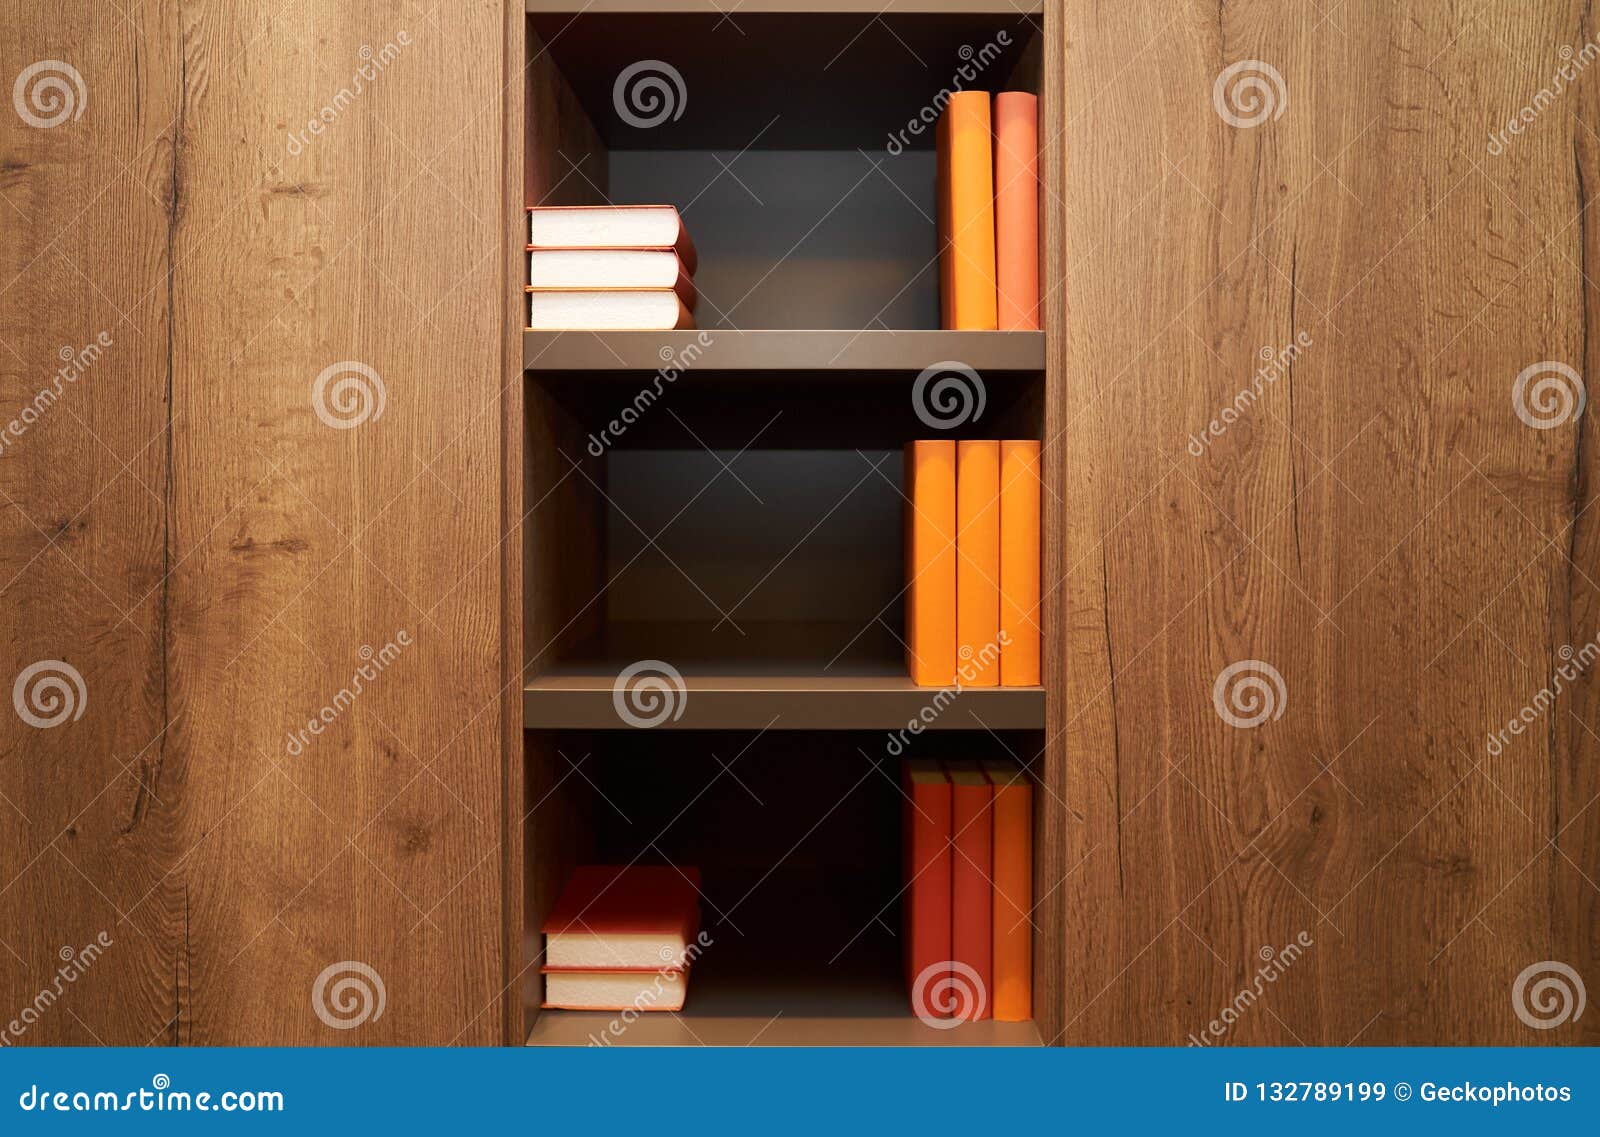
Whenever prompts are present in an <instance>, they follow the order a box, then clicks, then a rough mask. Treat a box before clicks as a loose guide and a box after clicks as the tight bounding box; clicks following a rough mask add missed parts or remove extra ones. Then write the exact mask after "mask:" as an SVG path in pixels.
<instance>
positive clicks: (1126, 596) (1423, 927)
mask: <svg viewBox="0 0 1600 1137" xmlns="http://www.w3.org/2000/svg"><path fill="white" fill-rule="evenodd" d="M1584 7H1585V6H1584V5H1583V4H1581V3H1549V4H1538V5H1523V4H1513V3H1509V2H1507V3H1491V4H1470V5H1469V4H1455V3H1420V2H1418V3H1395V4H1389V3H1382V4H1379V3H1365V2H1363V3H1347V4H1344V5H1340V6H1336V7H1335V6H1330V5H1326V4H1317V3H1312V2H1310V0H1305V2H1294V3H1277V2H1271V3H1269V2H1266V0H1224V2H1222V3H1220V4H1218V3H1203V4H1202V3H1178V4H1168V3H1156V2H1154V0H1149V2H1140V3H1131V4H1124V3H1115V4H1113V3H1109V2H1108V3H1091V2H1088V0H1084V2H1072V3H1068V4H1067V5H1066V20H1067V27H1066V29H1065V31H1064V38H1065V45H1066V55H1067V66H1066V70H1067V83H1066V89H1067V99H1066V103H1067V107H1068V110H1067V120H1066V123H1065V142H1066V149H1067V152H1068V153H1069V154H1070V156H1071V159H1070V162H1069V166H1068V170H1067V178H1066V184H1067V190H1066V202H1065V218H1066V227H1067V232H1068V238H1067V247H1068V248H1069V249H1070V250H1071V255H1070V258H1069V260H1070V269H1069V274H1068V277H1067V291H1068V296H1069V302H1068V306H1067V308H1068V312H1067V335H1066V344H1065V350H1066V359H1067V361H1066V373H1067V376H1068V384H1069V394H1068V399H1067V421H1066V424H1065V434H1064V443H1065V449H1066V455H1065V460H1066V463H1067V468H1068V470H1069V471H1070V482H1069V484H1070V486H1071V491H1070V495H1069V501H1068V504H1067V507H1066V512H1067V526H1068V539H1067V551H1066V561H1067V566H1066V580H1065V589H1066V597H1067V599H1066V613H1065V640H1066V651H1067V673H1068V676H1069V691H1068V695H1067V699H1066V706H1065V711H1066V717H1067V726H1066V729H1067V747H1068V754H1069V760H1068V799H1069V802H1070V804H1071V805H1072V806H1073V809H1074V810H1075V811H1076V812H1077V813H1078V814H1079V815H1080V816H1078V817H1076V818H1075V819H1074V821H1073V823H1072V824H1071V825H1070V826H1069V829H1068V834H1067V844H1068V848H1067V854H1066V862H1067V864H1068V865H1073V864H1077V863H1079V862H1081V867H1080V868H1078V869H1077V870H1076V872H1075V875H1073V876H1071V877H1070V878H1069V880H1068V883H1067V885H1066V886H1065V887H1066V892H1067V900H1066V905H1065V908H1066V913H1067V932H1066V955H1067V959H1066V964H1065V977H1064V979H1065V991H1064V1007H1063V1014H1064V1019H1065V1023H1064V1030H1063V1032H1062V1033H1061V1035H1060V1040H1061V1041H1066V1042H1069V1043H1100V1044H1105V1043H1141V1044H1182V1043H1184V1042H1185V1041H1186V1040H1188V1039H1190V1038H1191V1036H1193V1037H1195V1038H1197V1039H1199V1040H1200V1041H1202V1042H1206V1043H1208V1044H1224V1043H1226V1044H1257V1045H1261V1044H1294V1043H1296V1042H1304V1043H1307V1044H1325V1045H1327V1044H1331V1045H1344V1044H1348V1043H1352V1042H1356V1043H1360V1044H1384V1043H1388V1044H1420V1043H1430V1044H1461V1043H1477V1044H1490V1043H1493V1044H1545V1043H1572V1042H1578V1041H1587V1042H1590V1043H1593V1042H1594V1041H1595V1039H1596V1037H1597V1036H1596V1033H1595V1031H1596V1029H1597V1026H1596V1022H1595V1020H1594V1017H1593V1016H1592V1015H1590V1016H1586V1017H1585V1019H1583V1020H1582V1021H1580V1022H1579V1023H1576V1024H1573V1023H1567V1024H1565V1025H1563V1026H1560V1027H1558V1028H1555V1029H1551V1030H1547V1031H1541V1030H1535V1029H1533V1028H1531V1027H1529V1026H1527V1025H1525V1024H1524V1022H1523V1021H1522V1020H1521V1019H1520V1018H1519V1016H1518V1015H1517V1014H1516V1013H1515V1011H1514V1008H1513V1002H1512V988H1513V983H1514V981H1515V980H1516V978H1517V976H1518V974H1519V973H1520V972H1521V971H1522V970H1523V969H1524V968H1525V967H1528V966H1529V965H1531V964H1535V963H1538V962H1541V961H1548V960H1557V961H1560V962H1563V963H1565V964H1567V965H1568V966H1570V967H1572V968H1574V969H1575V970H1576V971H1577V972H1578V973H1579V974H1580V975H1583V976H1586V977H1587V980H1588V985H1589V987H1590V989H1591V991H1592V990H1593V989H1594V988H1595V986H1596V983H1597V982H1600V957H1597V953H1596V941H1597V936H1596V912H1597V906H1596V902H1595V901H1596V897H1595V891H1596V888H1595V877H1596V875H1597V874H1596V873H1595V871H1594V866H1595V865H1596V863H1597V861H1600V846H1597V843H1600V817H1597V812H1600V806H1597V805H1595V798H1594V794H1595V791H1596V789H1600V785H1597V779H1596V776H1595V774H1594V769H1595V765H1594V758H1595V754H1596V743H1595V740H1594V737H1593V736H1594V732H1595V730H1596V729H1597V723H1596V717H1595V712H1596V697H1595V692H1594V683H1593V681H1592V680H1590V679H1587V678H1584V679H1582V680H1580V681H1579V682H1578V683H1576V684H1572V685H1569V686H1568V689H1567V690H1566V691H1565V693H1563V694H1562V695H1561V696H1560V698H1558V699H1557V700H1556V701H1555V703H1554V705H1553V706H1552V707H1551V708H1549V709H1548V710H1547V711H1538V712H1536V715H1535V720H1536V722H1537V727H1536V728H1531V729H1529V730H1528V732H1527V733H1525V734H1523V735H1521V736H1520V737H1516V738H1513V739H1511V741H1510V743H1509V744H1508V745H1505V746H1504V747H1502V748H1501V752H1500V753H1498V754H1494V753H1490V752H1489V748H1488V747H1487V745H1486V739H1487V737H1488V736H1489V735H1490V734H1491V733H1492V732H1494V731H1495V730H1497V729H1499V728H1502V727H1504V725H1505V724H1506V723H1507V722H1509V721H1510V720H1511V719H1513V718H1515V717H1516V716H1517V715H1518V714H1519V711H1520V710H1521V708H1523V707H1524V706H1527V705H1530V703H1531V701H1532V700H1534V699H1535V697H1536V695H1537V692H1539V690H1540V689H1541V688H1542V687H1544V686H1545V685H1546V684H1547V683H1549V682H1550V680H1551V677H1552V675H1553V674H1554V673H1555V671H1556V669H1557V668H1559V667H1560V666H1561V664H1562V662H1563V659H1564V658H1565V657H1564V655H1563V654H1562V652H1561V648H1562V646H1563V645H1571V646H1573V647H1579V646H1581V645H1582V644H1583V643H1585V642H1586V641H1591V640H1593V638H1594V636H1595V633H1596V631H1597V629H1596V626H1595V606H1594V590H1593V582H1592V581H1591V580H1590V577H1591V576H1593V575H1594V574H1593V572H1592V566H1593V564H1594V553H1595V545H1594V533H1595V530H1594V525H1595V522H1594V520H1593V516H1592V513H1591V512H1588V506H1589V505H1590V503H1591V502H1592V500H1593V497H1592V494H1593V489H1592V486H1593V482H1594V479H1593V477H1592V476H1591V471H1590V469H1589V467H1590V466H1591V465H1592V463H1593V461H1594V457H1593V456H1594V440H1593V438H1592V431H1593V425H1592V415H1591V416H1587V417H1584V418H1582V419H1581V420H1579V422H1578V424H1577V425H1574V424H1573V423H1571V422H1568V423H1566V424H1565V425H1563V426H1560V427H1558V428H1556V429H1550V430H1536V429H1532V428H1530V427H1529V426H1526V425H1524V423H1523V422H1521V421H1519V419H1518V417H1517V415H1516V414H1515V413H1514V411H1513V401H1512V388H1513V383H1514V381H1515V380H1516V377H1517V376H1518V374H1519V373H1520V372H1521V371H1523V369H1524V368H1526V367H1528V366H1529V365H1531V364H1534V363H1536V362H1539V361H1546V360H1553V361H1560V362H1564V363H1567V364H1569V365H1572V366H1574V367H1578V368H1582V367H1584V366H1585V365H1586V364H1589V365H1592V364H1593V363H1594V356H1593V355H1592V354H1591V353H1592V351H1593V348H1592V347H1591V346H1590V345H1589V343H1588V337H1587V335H1586V331H1585V329H1586V320H1585V310H1586V306H1587V307H1592V306H1593V304H1594V303H1595V296H1594V293H1593V289H1594V285H1593V282H1592V281H1589V280H1588V279H1587V278H1586V277H1585V276H1584V275H1583V273H1584V271H1585V268H1584V266H1586V265H1589V264H1593V263H1594V261H1593V259H1592V255H1593V253H1594V252H1595V251H1596V250H1594V248H1593V246H1592V242H1593V240H1594V238H1593V236H1592V231H1593V225H1592V223H1591V222H1592V218H1591V217H1590V216H1589V211H1588V205H1589V201H1590V197H1589V194H1591V193H1592V191H1593V187H1594V186H1595V185H1597V184H1600V174H1597V172H1596V168H1595V159H1596V145H1595V141H1594V130H1595V129H1596V123H1597V116H1596V103H1595V94H1594V91H1593V80H1592V79H1590V78H1587V77H1586V78H1585V79H1583V80H1582V83H1581V85H1580V90H1579V91H1578V93H1577V94H1576V95H1574V94H1573V93H1571V92H1569V93H1567V94H1565V95H1563V96H1561V97H1559V98H1557V99H1556V100H1555V101H1554V103H1553V105H1550V106H1549V107H1547V108H1545V109H1542V110H1541V111H1540V112H1539V113H1538V114H1537V115H1536V116H1535V121H1534V122H1533V123H1532V125H1531V126H1529V127H1528V128H1527V129H1526V130H1525V132H1523V133H1521V134H1520V135H1518V136H1514V137H1513V138H1512V139H1511V142H1510V145H1508V146H1507V147H1506V148H1505V153H1504V154H1503V155H1500V156H1496V155H1495V154H1493V153H1491V152H1490V150H1489V147H1488V139H1489V135H1490V133H1491V132H1492V131H1494V130H1497V129H1499V128H1500V127H1501V126H1502V125H1503V124H1504V123H1505V122H1506V121H1508V120H1509V119H1510V118H1511V117H1512V116H1513V115H1515V114H1516V113H1517V111H1518V108H1519V107H1521V106H1522V105H1523V103H1524V102H1525V101H1526V100H1528V99H1529V98H1530V97H1531V95H1532V93H1533V92H1536V91H1538V90H1539V89H1540V88H1541V86H1544V85H1546V84H1548V82H1549V80H1550V78H1551V76H1552V75H1553V74H1554V73H1555V70H1556V68H1558V67H1559V66H1560V65H1561V62H1562V58H1563V57H1562V56H1561V55H1560V54H1559V52H1560V49H1561V48H1562V47H1563V45H1572V46H1573V47H1575V48H1581V47H1582V45H1583V44H1584V43H1586V42H1587V41H1588V40H1589V38H1590V37H1591V36H1593V35H1594V34H1595V29H1594V27H1593V26H1592V20H1591V18H1590V17H1589V16H1588V14H1587V13H1586V12H1585V11H1584ZM1330 9H1331V10H1330ZM1245 61H1256V62H1254V63H1245ZM1241 63H1245V65H1246V67H1247V68H1248V69H1249V72H1250V73H1253V74H1255V75H1257V76H1266V77H1267V79H1266V81H1267V84H1268V86H1267V87H1265V88H1263V89H1262V90H1260V91H1258V92H1257V93H1256V94H1257V96H1258V97H1259V98H1262V99H1265V100H1267V102H1266V103H1265V111H1263V110H1262V106H1263V104H1262V103H1259V102H1258V103H1256V104H1254V105H1250V104H1248V103H1246V104H1233V109H1234V111H1235V112H1236V117H1240V118H1244V119H1249V118H1250V117H1251V116H1252V115H1256V116H1258V117H1260V118H1261V121H1260V122H1259V123H1258V124H1256V125H1248V124H1244V125H1230V124H1229V123H1228V122H1226V121H1224V119H1223V117H1222V116H1221V115H1220V114H1219V113H1218V111H1217V110H1216V109H1215V107H1214V104H1213V90H1214V85H1215V84H1216V82H1217V81H1218V79H1219V76H1220V75H1221V74H1222V73H1223V71H1224V68H1226V67H1229V66H1230V65H1236V64H1241ZM1260 64H1266V65H1270V67H1271V68H1272V69H1275V71H1276V73H1277V74H1278V75H1279V76H1281V87H1277V88H1276V89H1274V88H1273V83H1274V81H1273V80H1272V78H1271V77H1270V75H1269V74H1268V73H1267V72H1266V70H1265V69H1264V68H1263V67H1262V66H1260ZM1297 336H1305V337H1307V339H1308V341H1309V343H1308V345H1307V346H1305V347H1304V348H1303V350H1300V351H1298V352H1296V353H1294V358H1293V359H1292V360H1290V361H1288V362H1286V363H1284V364H1283V365H1282V366H1281V367H1279V368H1278V369H1277V373H1275V374H1273V375H1272V377H1271V378H1267V379H1264V380H1263V381H1262V382H1261V383H1260V384H1259V391H1258V394H1257V396H1255V397H1252V398H1250V399H1246V400H1245V401H1244V402H1243V403H1242V404H1239V405H1238V406H1239V410H1238V414H1237V421H1235V422H1233V423H1231V424H1223V425H1225V427H1226V429H1225V430H1224V431H1223V432H1222V433H1221V434H1220V436H1210V437H1205V438H1200V439H1198V440H1196V439H1195V438H1194V436H1196V435H1197V434H1200V433H1201V432H1202V431H1204V429H1205V427H1206V424H1207V423H1209V422H1210V421H1212V420H1213V419H1216V418H1218V416H1219V415H1220V412H1221V411H1222V409H1223V408H1224V407H1228V406H1233V405H1235V400H1236V397H1237V396H1238V394H1239V392H1240V391H1242V390H1246V389H1251V388H1254V387H1256V386H1257V384H1256V379H1255V376H1256V375H1257V373H1258V371H1259V370H1260V369H1261V368H1263V367H1264V366H1265V363H1264V360H1263V353H1265V354H1267V355H1276V354H1277V353H1279V352H1280V351H1281V350H1282V349H1284V348H1285V347H1286V346H1287V345H1290V344H1293V343H1294V342H1295V340H1296V337H1297ZM1191 448H1192V449H1191ZM1575 522H1576V523H1575ZM1248 660H1254V661H1260V662H1262V663H1265V664H1270V666H1271V667H1272V668H1274V669H1275V670H1276V671H1277V672H1278V673H1279V674H1281V676H1282V680H1283V692H1284V693H1283V695H1282V696H1274V698H1275V699H1276V700H1277V701H1278V704H1279V705H1278V707H1277V709H1278V710H1279V711H1281V715H1279V716H1276V717H1268V718H1267V719H1266V720H1265V721H1264V722H1262V723H1261V724H1260V725H1259V726H1256V727H1254V728H1243V727H1235V726H1232V725H1229V724H1228V723H1227V722H1226V721H1224V720H1223V718H1222V717H1221V716H1220V715H1219V713H1218V712H1217V710H1216V709H1215V708H1214V705H1213V686H1214V683H1215V681H1216V680H1217V678H1218V676H1219V675H1220V674H1221V673H1222V672H1223V670H1224V669H1225V668H1226V667H1228V666H1229V665H1231V664H1234V663H1239V662H1242V661H1248ZM1255 670H1256V672H1257V673H1258V674H1264V672H1262V671H1261V669H1260V668H1259V667H1257V668H1255ZM1240 709H1243V708H1240ZM1302 932H1304V933H1305V935H1306V936H1307V937H1308V938H1309V939H1310V940H1311V941H1312V946H1310V947H1305V948H1303V949H1301V951H1300V952H1296V953H1288V954H1297V955H1298V958H1296V959H1294V960H1293V961H1292V962H1285V963H1283V965H1282V966H1281V968H1278V967H1274V968H1270V969H1269V970H1270V971H1272V972H1273V974H1274V976H1275V977H1274V978H1268V979H1266V980H1258V975H1259V974H1260V972H1261V970H1262V968H1263V967H1264V966H1265V960H1266V957H1267V955H1269V954H1274V955H1276V956H1277V957H1278V958H1279V959H1285V958H1286V953H1285V952H1284V950H1283V949H1284V948H1285V946H1286V945H1290V944H1291V943H1294V942H1295V940H1296V937H1297V936H1299V935H1300V934H1301V933H1302ZM1241 992H1246V993H1247V995H1248V997H1246V998H1241V995H1240V993H1241ZM1226 1008H1231V1013H1232V1020H1233V1021H1222V1022H1221V1025H1222V1028H1223V1029H1222V1030H1221V1031H1220V1032H1208V1026H1207V1024H1208V1023H1210V1022H1212V1021H1213V1020H1221V1019H1222V1012H1223V1011H1224V1009H1226Z"/></svg>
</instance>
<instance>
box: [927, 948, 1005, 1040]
mask: <svg viewBox="0 0 1600 1137" xmlns="http://www.w3.org/2000/svg"><path fill="white" fill-rule="evenodd" d="M988 1005H989V992H988V991H987V990H986V989H985V988H984V986H983V977H982V976H980V975H979V974H978V973H977V972H976V971H974V970H973V969H972V968H971V967H969V966H968V965H966V964H965V963H962V962H961V961H960V960H958V959H946V960H941V961H940V962H939V963H930V964H929V965H928V966H927V967H924V968H923V969H922V970H921V972H919V973H918V975H917V978H916V980H915V981H914V982H913V983H912V984H911V1006H912V1007H913V1008H915V1010H916V1014H917V1018H918V1019H920V1020H922V1022H923V1023H924V1024H925V1025H927V1026H931V1027H933V1028H934V1029H935V1030H949V1029H950V1028H951V1027H954V1026H958V1025H960V1024H961V1023H963V1022H966V1021H968V1020H971V1019H977V1018H981V1017H982V1016H983V1011H984V1008H985V1007H987V1006H988ZM924 1008H926V1009H927V1011H928V1012H931V1013H924Z"/></svg>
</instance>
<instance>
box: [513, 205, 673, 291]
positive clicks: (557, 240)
mask: <svg viewBox="0 0 1600 1137" xmlns="http://www.w3.org/2000/svg"><path fill="white" fill-rule="evenodd" d="M528 245H529V247H530V248H535V249H671V250H673V251H674V252H675V253H677V254H678V259H679V260H681V261H682V262H683V267H684V269H685V270H686V271H688V272H689V273H690V274H691V275H693V273H694V270H695V261H696V255H695V249H694V242H693V241H691V240H690V239H689V231H688V230H687V229H685V228H684V225H683V218H682V217H680V216H679V215H678V209H677V207H676V206H672V205H558V206H541V205H535V206H531V207H529V209H528Z"/></svg>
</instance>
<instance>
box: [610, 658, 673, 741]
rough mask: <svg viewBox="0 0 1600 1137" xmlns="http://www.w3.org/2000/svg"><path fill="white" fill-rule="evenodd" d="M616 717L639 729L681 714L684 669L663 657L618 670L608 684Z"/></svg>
mask: <svg viewBox="0 0 1600 1137" xmlns="http://www.w3.org/2000/svg"><path fill="white" fill-rule="evenodd" d="M611 705H612V707H614V708H615V709H616V712H617V717H618V718H620V719H621V720H622V721H623V722H625V723H627V724H628V725H629V726H631V727H634V728H636V729H638V730H649V729H651V728H652V727H657V726H660V725H661V724H662V723H664V722H666V721H667V720H668V719H671V720H672V721H673V722H677V721H678V720H679V719H681V718H682V717H683V709H684V708H685V707H686V706H688V705H689V686H688V684H686V683H685V682H684V681H683V672H681V671H679V670H678V669H677V668H676V667H674V666H672V664H670V663H668V662H666V661H665V660H662V659H641V660H639V661H638V662H637V663H630V664H629V665H628V666H627V667H624V668H623V669H622V670H621V671H620V672H618V673H617V680H616V682H615V683H613V684H612V685H611Z"/></svg>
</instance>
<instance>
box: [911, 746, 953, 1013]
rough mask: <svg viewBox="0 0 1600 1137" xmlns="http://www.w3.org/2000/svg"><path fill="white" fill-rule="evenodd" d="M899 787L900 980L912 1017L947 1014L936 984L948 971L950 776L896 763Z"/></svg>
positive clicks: (931, 765) (917, 762)
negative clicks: (901, 865) (902, 979)
mask: <svg viewBox="0 0 1600 1137" xmlns="http://www.w3.org/2000/svg"><path fill="white" fill-rule="evenodd" d="M901 781H902V782H903V784H904V789H905V805H904V806H903V807H902V812H903V814H904V821H903V824H902V825H901V840H902V841H903V842H904V872H905V881H906V883H905V904H904V907H903V909H902V918H903V922H904V925H905V927H904V931H903V935H902V937H901V939H902V941H903V948H904V953H905V966H906V984H907V987H908V989H909V991H910V995H911V1010H912V1012H913V1013H915V1014H916V1015H917V1017H918V1018H925V1019H927V1018H949V1017H950V1012H949V1010H948V1007H946V1006H945V1005H944V1004H943V1001H942V999H941V998H940V995H941V988H942V986H943V985H944V984H945V983H947V982H948V980H949V977H950V971H949V964H950V958H951V956H950V860H951V851H950V835H951V828H950V821H951V813H950V780H949V778H947V777H946V776H945V772H944V768H943V767H941V766H940V765H939V763H938V762H934V761H931V760H926V759H915V758H914V759H908V760H907V761H905V762H904V763H902V764H901Z"/></svg>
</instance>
